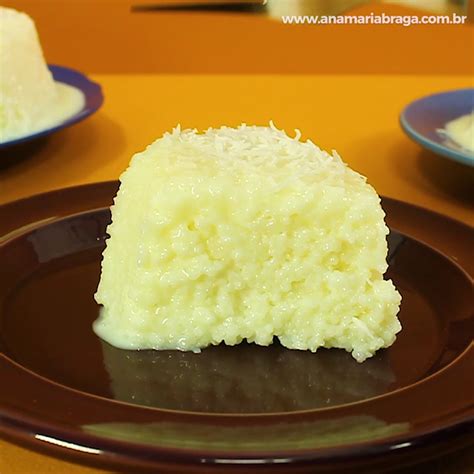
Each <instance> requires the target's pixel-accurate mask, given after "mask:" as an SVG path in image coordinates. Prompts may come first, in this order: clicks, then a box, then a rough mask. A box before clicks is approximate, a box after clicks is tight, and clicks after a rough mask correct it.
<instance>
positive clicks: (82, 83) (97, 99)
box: [0, 65, 104, 150]
mask: <svg viewBox="0 0 474 474" xmlns="http://www.w3.org/2000/svg"><path fill="white" fill-rule="evenodd" d="M48 67H49V70H50V71H51V73H52V75H53V78H54V80H55V81H56V82H62V83H63V84H68V85H70V86H72V87H75V88H76V89H79V90H80V91H81V92H82V93H83V94H84V105H83V106H82V109H81V110H79V111H78V112H76V113H74V114H73V115H71V116H70V117H69V118H68V119H66V120H63V121H62V122H60V123H58V124H57V125H55V126H53V127H49V128H45V129H44V130H40V131H38V132H34V133H32V134H30V135H25V136H23V137H19V138H15V139H13V140H9V141H7V142H3V143H0V150H1V149H4V148H7V147H10V146H12V145H17V144H19V143H23V142H27V141H30V140H35V139H36V138H39V137H43V136H45V135H49V134H50V133H54V132H56V131H58V130H61V129H62V128H65V127H69V126H70V125H73V124H75V123H77V122H80V121H81V120H84V119H85V118H86V117H88V116H89V115H91V114H93V113H94V112H96V111H97V110H98V109H99V108H100V106H101V105H102V103H103V102H104V96H103V94H102V89H101V87H100V85H99V84H97V83H95V82H92V81H91V80H89V79H88V78H87V77H86V76H85V75H84V74H81V73H80V72H78V71H75V70H74V69H69V68H67V67H63V66H52V65H49V66H48Z"/></svg>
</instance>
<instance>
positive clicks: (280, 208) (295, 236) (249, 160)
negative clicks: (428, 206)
mask: <svg viewBox="0 0 474 474" xmlns="http://www.w3.org/2000/svg"><path fill="white" fill-rule="evenodd" d="M107 232H108V233H109V235H110V238H109V239H108V241H107V247H106V249H105V251H104V254H103V261H102V274H101V279H100V283H99V287H98V291H97V294H96V300H97V302H98V303H101V304H102V305H103V306H104V307H103V309H102V313H101V316H100V317H99V319H98V320H97V321H96V322H95V324H94V330H95V332H96V333H97V334H98V335H99V336H100V337H102V338H103V339H105V340H106V341H107V342H109V343H110V344H112V345H114V346H116V347H120V348H125V349H150V348H151V349H179V350H184V351H188V350H189V351H196V352H198V351H199V350H200V349H201V348H204V347H206V346H208V345H210V344H219V343H221V342H224V343H225V344H228V345H234V344H238V343H239V342H241V341H242V340H243V339H247V340H248V341H249V342H255V343H256V344H260V345H263V346H265V345H269V344H271V343H272V341H273V338H274V336H276V337H278V338H279V340H280V342H281V343H282V344H283V345H284V346H285V347H288V348H291V349H309V350H311V351H316V350H317V349H318V348H319V347H337V348H342V349H345V350H346V351H348V352H351V353H352V355H353V357H354V358H355V359H356V360H358V361H363V360H365V359H366V358H368V357H371V356H372V355H373V354H374V353H375V351H377V350H378V349H380V348H382V347H388V346H390V345H391V344H392V343H393V342H394V340H395V335H396V334H397V333H398V332H399V331H400V329H401V326H400V323H399V321H398V319H397V313H398V310H399V305H400V295H399V293H398V292H397V290H396V289H395V287H394V286H393V284H392V282H391V281H389V280H384V279H383V274H384V273H385V271H386V270H387V263H386V257H387V242H386V235H387V234H388V228H387V226H386V225H385V223H384V212H383V210H382V208H381V205H380V198H379V196H378V195H377V193H376V192H375V191H374V189H373V188H372V187H371V186H370V185H369V184H367V182H366V179H365V178H364V177H363V176H361V175H360V174H358V173H356V172H355V171H353V170H351V169H350V168H349V167H347V166H346V165H345V164H344V163H343V162H342V161H341V159H340V158H339V156H338V155H337V154H336V153H335V152H334V153H333V155H332V156H331V155H329V154H328V153H326V152H324V151H322V150H320V149H319V148H318V147H316V146H315V145H314V144H313V143H312V142H310V141H307V142H302V141H300V140H299V136H297V137H295V138H290V137H288V136H287V135H286V134H285V133H284V132H282V131H280V130H277V129H275V128H274V127H273V126H272V127H248V126H244V125H242V126H240V127H239V128H236V129H234V128H228V127H222V128H220V129H209V130H207V131H206V132H205V133H203V134H200V133H197V132H196V131H195V130H184V131H181V130H180V129H179V128H176V129H175V130H173V132H172V133H166V134H165V135H164V136H163V137H162V138H160V139H159V140H157V141H155V142H154V143H153V144H152V145H150V146H149V147H148V148H147V149H146V150H145V151H144V152H142V153H138V154H137V155H135V156H134V157H133V158H132V161H131V163H130V166H129V167H128V169H127V170H126V171H125V172H124V173H123V174H122V176H121V186H120V190H119V191H118V194H117V196H116V198H115V202H114V205H113V207H112V223H111V224H110V225H109V227H108V230H107Z"/></svg>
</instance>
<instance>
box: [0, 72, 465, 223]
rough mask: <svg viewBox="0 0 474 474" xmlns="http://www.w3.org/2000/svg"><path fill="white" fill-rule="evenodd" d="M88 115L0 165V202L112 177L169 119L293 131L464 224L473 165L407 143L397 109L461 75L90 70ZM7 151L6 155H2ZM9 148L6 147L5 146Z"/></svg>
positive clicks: (392, 192)
mask: <svg viewBox="0 0 474 474" xmlns="http://www.w3.org/2000/svg"><path fill="white" fill-rule="evenodd" d="M92 78H93V79H95V80H96V81H98V82H99V83H101V84H102V86H103V89H104V94H105V105H104V106H103V108H102V109H101V110H100V111H99V113H97V115H95V116H93V117H92V118H90V119H88V120H86V121H85V122H83V123H81V124H78V125H76V126H74V127H71V128H69V129H66V130H64V131H62V132H60V133H57V134H55V135H53V136H51V137H49V138H48V139H46V140H44V141H43V142H39V143H38V144H34V145H33V146H32V147H27V149H26V152H24V153H23V155H30V156H19V155H20V154H18V153H17V154H15V155H13V156H4V157H3V158H4V159H2V160H1V162H0V166H1V167H2V168H3V169H1V172H0V203H4V202H8V201H12V200H14V199H18V198H21V197H25V196H29V195H32V194H35V193H40V192H44V191H47V190H51V189H57V188H61V187H65V186H73V185H76V184H81V183H88V182H94V181H102V180H108V179H116V178H117V177H118V176H119V174H120V173H121V171H123V170H124V169H125V167H126V166H127V164H128V161H129V160H130V157H131V156H132V154H133V153H135V152H138V151H141V150H142V149H144V148H145V147H146V146H147V145H148V144H149V143H151V142H152V141H153V140H154V139H155V138H157V137H159V136H160V135H161V134H162V133H163V132H164V131H166V130H169V129H171V128H172V127H174V126H175V125H177V124H178V123H179V124H181V126H182V127H196V128H199V129H203V128H207V127H209V126H219V125H221V124H226V125H231V126H235V125H238V124H240V123H241V122H245V123H248V124H261V125H265V124H268V122H269V121H270V120H273V121H274V122H275V124H276V125H277V126H278V127H279V128H283V129H286V130H287V131H288V132H289V133H292V130H293V129H295V128H299V129H300V130H301V132H302V134H303V137H307V138H311V140H312V141H314V142H315V143H316V144H318V145H319V146H321V147H322V148H325V149H327V150H331V149H336V150H337V151H338V152H339V153H340V154H341V156H342V157H343V158H344V159H345V161H346V162H347V163H348V164H349V165H350V166H351V167H353V168H354V169H356V170H357V171H359V172H360V173H362V174H364V175H366V176H367V178H368V181H369V182H370V183H371V184H372V185H373V186H374V187H375V188H376V190H377V191H378V192H379V193H380V194H384V195H387V196H390V197H395V198H398V199H402V200H406V201H409V202H412V203H414V204H418V205H421V206H424V207H427V208H429V209H433V210H435V211H438V212H441V213H444V214H446V215H449V216H452V217H455V218H457V219H459V220H462V221H464V222H468V223H469V222H472V220H473V219H472V218H473V194H472V185H473V182H472V179H473V171H474V170H473V168H469V167H467V166H464V165H460V164H458V163H456V162H452V161H450V160H448V159H445V158H441V157H439V156H436V155H434V154H433V153H431V152H429V151H425V150H423V149H422V148H421V147H420V146H418V145H417V144H415V143H412V142H411V141H410V140H409V139H408V138H407V137H406V136H405V135H404V133H403V132H402V130H401V129H400V126H399V123H398V116H399V114H400V111H401V110H402V109H403V107H404V106H405V105H406V104H407V103H409V102H410V101H412V100H414V99H416V98H418V97H420V96H423V95H426V94H430V93H433V92H437V91H443V90H449V89H455V88H463V87H472V77H470V76H446V75H440V76H427V75H424V76H393V75H387V76H381V75H377V76H370V75H368V76H349V75H344V76H342V75H337V76H330V75H324V76H313V75H299V76H294V75H281V76H278V75H261V76H260V75H94V76H92ZM8 154H9V153H8V152H7V153H5V155H8ZM10 155H11V153H10Z"/></svg>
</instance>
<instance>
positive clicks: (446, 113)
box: [400, 89, 474, 166]
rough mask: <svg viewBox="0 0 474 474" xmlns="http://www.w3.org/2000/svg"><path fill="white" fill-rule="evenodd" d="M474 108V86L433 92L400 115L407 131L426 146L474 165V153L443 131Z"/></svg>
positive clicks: (406, 108)
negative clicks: (447, 125) (437, 92)
mask: <svg viewBox="0 0 474 474" xmlns="http://www.w3.org/2000/svg"><path fill="white" fill-rule="evenodd" d="M473 110H474V89H459V90H454V91H449V92H443V93H440V94H433V95H430V96H427V97H423V98H421V99H418V100H415V101H414V102H412V103H411V104H409V105H407V106H406V107H405V109H404V110H403V112H402V113H401V115H400V124H401V126H402V128H403V130H404V131H405V133H406V134H407V135H408V136H409V137H410V138H412V139H413V140H414V141H415V142H417V143H419V144H420V145H421V146H423V147H424V148H427V149H428V150H431V151H432V152H434V153H437V154H438V155H442V156H444V157H446V158H450V159H452V160H455V161H458V162H460V163H463V164H465V165H468V166H474V153H472V152H469V151H467V150H464V149H463V148H461V147H460V146H459V145H457V144H456V143H454V142H452V141H451V140H449V139H448V138H446V137H445V136H444V135H443V134H442V133H440V132H439V130H441V129H443V128H444V126H445V125H446V123H447V122H450V121H451V120H454V119H456V118H458V117H461V116H463V115H466V114H470V113H471V112H472V111H473Z"/></svg>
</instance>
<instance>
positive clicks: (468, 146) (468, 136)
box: [443, 111, 474, 153]
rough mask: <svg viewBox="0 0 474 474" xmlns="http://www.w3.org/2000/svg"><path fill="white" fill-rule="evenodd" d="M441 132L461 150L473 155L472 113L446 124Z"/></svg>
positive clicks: (473, 130) (473, 124)
mask: <svg viewBox="0 0 474 474" xmlns="http://www.w3.org/2000/svg"><path fill="white" fill-rule="evenodd" d="M443 132H444V134H445V135H447V136H448V137H449V138H450V139H451V140H452V141H453V142H454V143H456V144H458V145H459V146H460V147H461V148H464V149H465V150H467V151H470V152H473V153H474V111H472V112H471V113H470V114H466V115H463V116H461V117H458V118H457V119H454V120H451V121H450V122H448V123H447V124H446V125H445V126H444V130H443Z"/></svg>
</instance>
